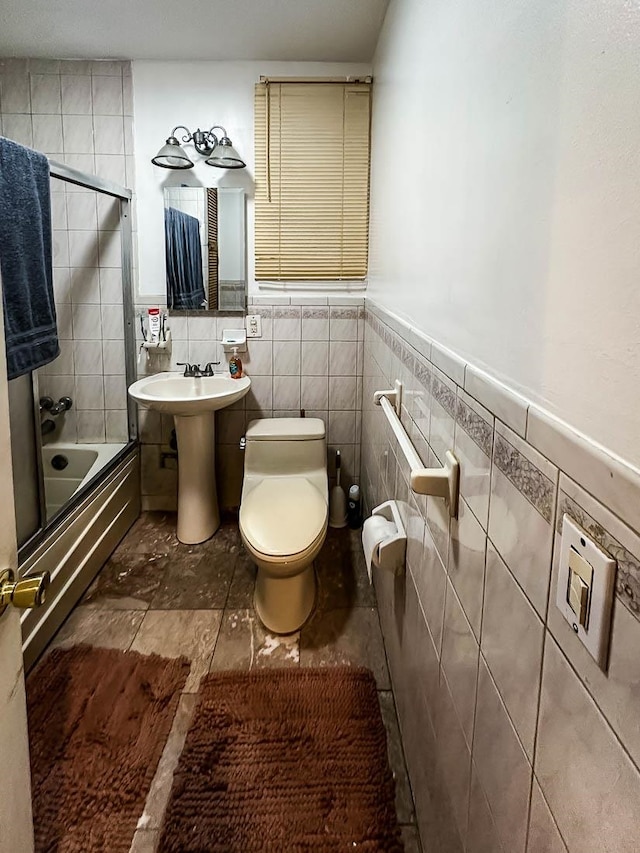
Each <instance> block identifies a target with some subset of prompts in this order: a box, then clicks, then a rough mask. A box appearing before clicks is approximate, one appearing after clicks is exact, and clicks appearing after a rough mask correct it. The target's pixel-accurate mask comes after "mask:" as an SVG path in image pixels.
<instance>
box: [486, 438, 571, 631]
mask: <svg viewBox="0 0 640 853" xmlns="http://www.w3.org/2000/svg"><path fill="white" fill-rule="evenodd" d="M501 439H504V441H505V442H506V447H507V452H508V453H509V454H510V456H511V458H512V459H513V465H512V468H513V474H512V478H511V479H510V478H509V477H507V476H506V475H505V474H504V473H503V472H502V471H501V470H500V469H499V468H498V465H497V463H496V457H497V456H498V455H499V454H500V453H501V448H502V447H503V444H501V441H500V440H501ZM556 479H557V470H556V469H555V467H554V466H553V465H551V463H549V462H547V460H546V459H543V458H542V457H541V456H540V454H539V453H537V452H536V451H535V450H533V448H531V447H529V446H528V445H526V444H525V442H523V441H522V440H521V439H519V438H518V436H516V435H514V433H512V432H511V431H510V430H508V429H506V428H505V427H503V426H502V425H501V424H499V423H498V424H496V437H495V443H494V461H493V466H492V471H491V503H490V507H489V537H490V539H491V541H492V542H493V544H494V545H495V547H496V549H497V551H498V553H499V554H500V556H501V557H502V558H503V560H504V561H505V562H506V564H507V566H508V567H509V569H510V570H511V572H512V573H513V575H514V577H515V578H516V580H517V581H518V583H519V584H520V586H521V587H522V589H523V590H524V592H525V593H526V595H527V596H528V598H529V600H530V601H531V603H532V604H533V606H534V607H535V608H536V610H537V611H538V613H539V614H540V615H541V616H543V615H544V613H545V611H546V607H547V594H548V588H549V578H550V574H551V548H552V542H553V527H552V521H553V513H554V508H555V490H556ZM514 481H516V482H518V485H519V487H516V485H515V484H514ZM521 489H522V490H521ZM532 501H535V503H533V502H532ZM543 512H548V515H547V516H546V517H545V515H543Z"/></svg>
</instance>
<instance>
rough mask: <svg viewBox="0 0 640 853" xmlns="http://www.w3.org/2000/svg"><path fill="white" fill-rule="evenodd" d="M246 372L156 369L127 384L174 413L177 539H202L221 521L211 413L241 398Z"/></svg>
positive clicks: (142, 398)
mask: <svg viewBox="0 0 640 853" xmlns="http://www.w3.org/2000/svg"><path fill="white" fill-rule="evenodd" d="M250 387H251V380H250V379H249V377H248V376H244V377H243V378H242V379H231V378H230V377H227V376H200V377H198V378H193V377H191V376H181V375H180V374H179V373H156V374H155V375H154V376H145V377H144V379H139V380H138V381H137V382H134V383H133V385H131V386H129V394H130V395H131V397H133V399H134V400H135V401H136V402H137V403H138V404H139V405H140V406H143V407H144V408H145V409H154V410H155V411H156V412H163V413H165V414H167V415H173V421H174V424H175V427H176V439H177V441H178V529H177V535H178V539H179V540H180V541H181V542H185V543H187V544H188V545H195V544H197V543H198V542H204V541H205V540H206V539H209V538H210V537H211V536H213V534H214V533H215V532H216V530H217V529H218V527H219V526H220V511H219V509H218V496H217V494H216V470H215V423H216V422H215V414H214V413H215V412H216V411H217V410H218V409H224V408H225V406H230V405H231V404H232V403H235V402H237V401H238V400H240V399H242V397H244V395H245V394H246V393H247V391H248V390H249V388H250Z"/></svg>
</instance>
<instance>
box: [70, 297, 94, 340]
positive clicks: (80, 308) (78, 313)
mask: <svg viewBox="0 0 640 853" xmlns="http://www.w3.org/2000/svg"><path fill="white" fill-rule="evenodd" d="M73 336H74V338H75V340H76V341H78V340H88V341H93V340H100V338H101V334H100V306H99V305H83V304H79V305H78V304H74V305H73Z"/></svg>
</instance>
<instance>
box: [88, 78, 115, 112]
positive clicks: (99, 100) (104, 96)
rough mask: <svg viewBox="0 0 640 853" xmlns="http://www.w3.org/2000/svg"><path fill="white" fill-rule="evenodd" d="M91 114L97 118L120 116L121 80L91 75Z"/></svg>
mask: <svg viewBox="0 0 640 853" xmlns="http://www.w3.org/2000/svg"><path fill="white" fill-rule="evenodd" d="M92 96H93V112H94V115H97V116H107V115H109V116H114V115H122V79H121V78H120V77H107V76H98V75H96V74H94V75H93V78H92Z"/></svg>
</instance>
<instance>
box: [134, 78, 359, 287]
mask: <svg viewBox="0 0 640 853" xmlns="http://www.w3.org/2000/svg"><path fill="white" fill-rule="evenodd" d="M370 73H371V66H370V65H362V64H345V63H319V62H151V61H138V62H134V63H133V89H134V110H135V112H134V115H135V122H134V151H135V166H136V191H137V196H138V200H137V211H138V252H139V292H140V295H141V296H143V297H148V296H154V295H164V292H165V268H164V220H163V198H162V190H163V187H165V186H176V185H180V184H182V183H186V184H189V185H198V186H209V187H213V186H227V187H243V188H244V189H245V190H246V192H247V196H248V204H247V238H248V267H247V272H248V279H249V289H250V292H253V290H254V289H255V285H254V272H255V263H254V234H253V210H254V207H253V192H254V182H253V176H254V162H255V160H254V150H253V149H254V145H253V97H254V85H255V83H257V82H258V81H259V80H260V75H270V76H286V77H296V76H298V77H332V76H344V75H347V74H353V75H364V74H370ZM177 124H184V125H186V126H187V127H188V128H190V129H191V130H195V129H196V127H200V128H201V129H208V128H209V127H211V125H213V124H221V125H223V126H224V127H225V128H226V130H227V133H228V134H229V137H230V138H231V141H232V142H233V145H234V147H235V148H236V150H237V151H238V152H239V154H240V156H241V157H242V158H243V160H244V161H245V162H246V164H247V168H246V169H241V170H240V169H239V170H231V171H225V170H222V169H216V168H215V167H211V166H207V165H205V163H204V158H202V157H200V156H199V155H197V154H195V151H194V149H193V147H191V146H186V150H187V152H188V153H189V154H193V157H194V162H195V168H193V169H189V170H188V171H187V170H185V171H180V172H177V171H170V170H168V169H161V168H158V167H157V166H153V165H152V164H151V158H152V157H154V156H155V155H156V153H157V151H158V149H159V148H160V146H161V145H162V144H163V143H164V141H165V139H166V138H167V137H168V136H169V134H170V132H171V130H172V128H173V127H175V125H177Z"/></svg>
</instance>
